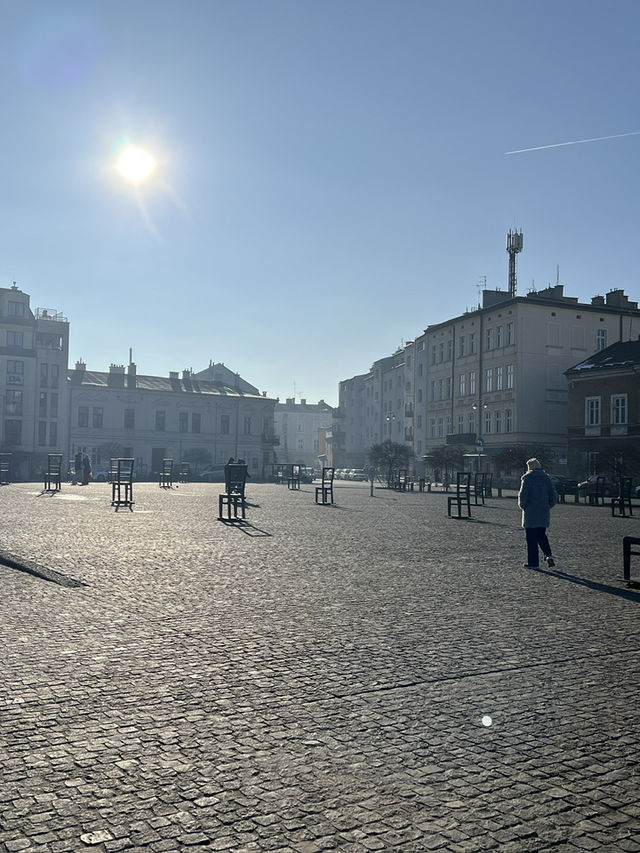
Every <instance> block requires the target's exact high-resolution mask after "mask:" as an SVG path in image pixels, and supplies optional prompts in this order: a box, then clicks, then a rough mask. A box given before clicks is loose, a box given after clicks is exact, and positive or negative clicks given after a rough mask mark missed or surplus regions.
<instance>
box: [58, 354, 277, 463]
mask: <svg viewBox="0 0 640 853" xmlns="http://www.w3.org/2000/svg"><path fill="white" fill-rule="evenodd" d="M231 376H232V377H236V376H237V374H233V373H231ZM247 385H248V383H245V388H246V387H247ZM248 387H250V388H253V386H248ZM69 397H70V430H69V443H68V448H67V453H68V458H72V457H73V456H74V454H75V453H76V451H77V450H82V451H83V452H86V453H87V454H88V455H89V457H90V459H91V460H92V463H93V466H94V468H95V467H98V466H100V465H105V464H106V463H107V462H108V460H109V458H111V457H112V456H128V457H133V458H135V460H136V470H137V471H138V473H139V475H141V476H152V475H154V474H155V473H156V472H158V471H159V470H160V468H161V463H162V459H163V458H172V459H174V460H175V461H176V462H179V461H182V460H185V459H187V460H188V459H189V458H198V457H200V458H203V459H204V458H207V459H210V460H211V462H212V463H213V464H223V463H225V462H226V461H227V460H228V459H229V457H231V456H233V457H234V459H238V458H242V459H245V460H246V462H247V464H248V466H249V467H248V470H249V474H250V475H251V476H252V477H254V478H263V477H265V476H267V474H268V473H270V471H271V465H272V464H273V461H274V456H273V449H274V446H275V444H276V439H275V436H274V433H273V413H274V407H275V403H276V401H275V400H274V399H271V398H268V397H267V396H266V395H264V394H260V393H258V392H256V393H253V392H251V391H247V390H244V389H243V388H241V387H240V380H239V377H238V379H237V381H236V380H235V379H234V385H233V386H231V385H227V384H225V383H224V382H216V381H209V380H206V379H199V378H197V376H196V375H195V374H193V373H192V372H191V371H189V370H185V371H183V372H182V375H180V374H179V373H178V372H171V373H170V374H169V376H168V377H162V376H147V375H139V374H138V373H137V368H136V365H135V364H133V363H130V364H129V365H128V366H127V368H126V369H125V367H124V366H123V365H116V364H112V365H111V367H110V368H109V371H108V372H102V371H94V370H87V367H86V365H85V364H84V363H82V362H78V363H77V364H76V366H75V369H73V370H71V371H69Z"/></svg>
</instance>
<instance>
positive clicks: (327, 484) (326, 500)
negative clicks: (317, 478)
mask: <svg viewBox="0 0 640 853" xmlns="http://www.w3.org/2000/svg"><path fill="white" fill-rule="evenodd" d="M335 470H336V469H335V468H323V469H322V482H321V484H320V485H319V486H316V503H321V504H332V503H333V475H334V474H335ZM318 498H319V500H318Z"/></svg>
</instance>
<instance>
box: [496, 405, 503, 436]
mask: <svg viewBox="0 0 640 853" xmlns="http://www.w3.org/2000/svg"><path fill="white" fill-rule="evenodd" d="M495 424H496V429H495V431H496V432H502V412H501V411H500V409H496V414H495Z"/></svg>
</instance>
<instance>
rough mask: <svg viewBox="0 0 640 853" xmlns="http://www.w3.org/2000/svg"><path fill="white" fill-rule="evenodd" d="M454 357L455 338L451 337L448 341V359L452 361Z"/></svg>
mask: <svg viewBox="0 0 640 853" xmlns="http://www.w3.org/2000/svg"><path fill="white" fill-rule="evenodd" d="M452 358H453V338H449V340H448V341H447V361H451V359H452Z"/></svg>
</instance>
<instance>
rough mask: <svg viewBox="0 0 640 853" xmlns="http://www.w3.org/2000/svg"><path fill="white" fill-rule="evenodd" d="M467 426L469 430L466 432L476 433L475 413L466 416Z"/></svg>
mask: <svg viewBox="0 0 640 853" xmlns="http://www.w3.org/2000/svg"><path fill="white" fill-rule="evenodd" d="M468 424H469V430H468V432H471V433H474V432H475V431H476V416H475V412H469V415H468Z"/></svg>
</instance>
